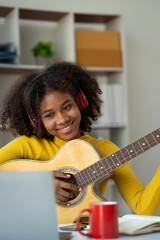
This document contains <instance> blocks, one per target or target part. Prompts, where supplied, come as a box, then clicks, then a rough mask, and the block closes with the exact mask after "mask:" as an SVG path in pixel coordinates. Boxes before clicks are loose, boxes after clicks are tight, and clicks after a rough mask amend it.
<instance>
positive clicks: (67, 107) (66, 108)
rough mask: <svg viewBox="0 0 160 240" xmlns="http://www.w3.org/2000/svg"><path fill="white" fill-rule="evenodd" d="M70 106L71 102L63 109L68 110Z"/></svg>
mask: <svg viewBox="0 0 160 240" xmlns="http://www.w3.org/2000/svg"><path fill="white" fill-rule="evenodd" d="M71 106H72V105H71V104H70V105H67V106H66V107H64V109H65V110H68V109H70V108H71Z"/></svg>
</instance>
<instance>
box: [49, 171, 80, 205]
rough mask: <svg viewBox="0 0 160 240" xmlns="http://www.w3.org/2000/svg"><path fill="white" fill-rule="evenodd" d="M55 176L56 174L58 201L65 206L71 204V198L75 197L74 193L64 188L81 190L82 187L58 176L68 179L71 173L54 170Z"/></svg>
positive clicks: (55, 186)
mask: <svg viewBox="0 0 160 240" xmlns="http://www.w3.org/2000/svg"><path fill="white" fill-rule="evenodd" d="M53 176H54V188H55V193H56V203H58V204H61V205H64V206H69V205H70V204H69V202H68V201H69V200H70V199H71V198H73V197H74V194H73V193H71V192H67V191H65V190H64V188H65V189H69V190H74V191H77V192H79V191H81V190H82V189H81V188H80V187H78V186H75V185H73V184H71V183H67V182H64V181H62V180H59V179H58V178H64V180H65V179H68V178H70V175H69V174H65V173H63V172H58V171H53Z"/></svg>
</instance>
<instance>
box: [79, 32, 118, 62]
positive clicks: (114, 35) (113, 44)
mask: <svg viewBox="0 0 160 240" xmlns="http://www.w3.org/2000/svg"><path fill="white" fill-rule="evenodd" d="M75 36H76V62H77V63H79V64H81V65H84V66H87V67H122V63H121V51H120V43H119V33H118V32H115V31H112V32H111V31H87V30H76V32H75Z"/></svg>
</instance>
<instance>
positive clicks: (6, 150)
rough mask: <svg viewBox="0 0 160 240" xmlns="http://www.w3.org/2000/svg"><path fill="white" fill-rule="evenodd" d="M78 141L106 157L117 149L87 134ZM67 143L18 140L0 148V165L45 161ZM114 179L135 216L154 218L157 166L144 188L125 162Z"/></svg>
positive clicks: (159, 192) (159, 180)
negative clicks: (16, 161) (90, 146)
mask: <svg viewBox="0 0 160 240" xmlns="http://www.w3.org/2000/svg"><path fill="white" fill-rule="evenodd" d="M79 139H82V140H84V141H87V142H89V143H91V144H93V145H94V146H96V147H97V148H98V149H99V150H100V152H101V153H102V154H103V156H108V155H110V154H111V153H113V152H115V151H117V150H118V147H117V146H116V145H115V144H113V143H112V142H110V141H108V140H96V139H94V138H92V137H90V136H89V135H87V134H84V135H83V136H81V137H80V138H79ZM65 143H66V142H65V141H63V140H61V139H58V138H56V137H55V139H54V141H47V140H46V139H38V138H37V137H35V136H32V137H30V138H28V137H26V136H21V137H18V138H17V139H15V140H13V141H12V142H10V143H8V144H7V145H6V146H4V147H3V148H1V149H0V164H1V163H3V162H6V161H9V160H13V159H35V160H42V161H47V160H49V159H51V158H53V157H54V155H55V154H56V153H57V152H58V151H59V149H60V148H61V147H62V146H63V145H64V144H65ZM111 178H112V179H113V180H114V182H115V184H116V186H117V188H118V190H119V192H120V194H121V195H122V197H123V199H124V200H125V201H126V203H127V204H128V206H129V207H130V208H131V209H132V210H133V211H134V212H135V213H137V214H146V215H155V214H156V212H157V210H158V208H159V206H160V165H159V167H158V169H157V171H156V173H155V175H154V177H153V178H152V180H151V181H150V183H149V184H148V185H147V186H146V188H144V186H143V185H142V184H141V183H140V182H139V180H138V179H137V177H136V176H135V175H134V173H133V171H132V169H131V167H130V164H129V163H126V164H124V165H122V166H121V167H119V168H117V169H116V170H114V171H113V175H112V176H111ZM108 181H109V179H108V178H107V179H106V180H104V181H103V182H102V183H101V184H100V193H101V194H104V192H105V190H106V187H107V183H108Z"/></svg>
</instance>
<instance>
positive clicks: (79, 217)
mask: <svg viewBox="0 0 160 240" xmlns="http://www.w3.org/2000/svg"><path fill="white" fill-rule="evenodd" d="M83 212H89V214H91V210H90V209H83V210H82V211H80V213H79V215H78V217H77V220H76V225H77V230H78V232H79V233H80V234H82V235H84V236H91V229H90V231H89V232H88V233H83V232H82V231H81V229H80V227H79V223H80V219H81V215H82V213H83Z"/></svg>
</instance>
